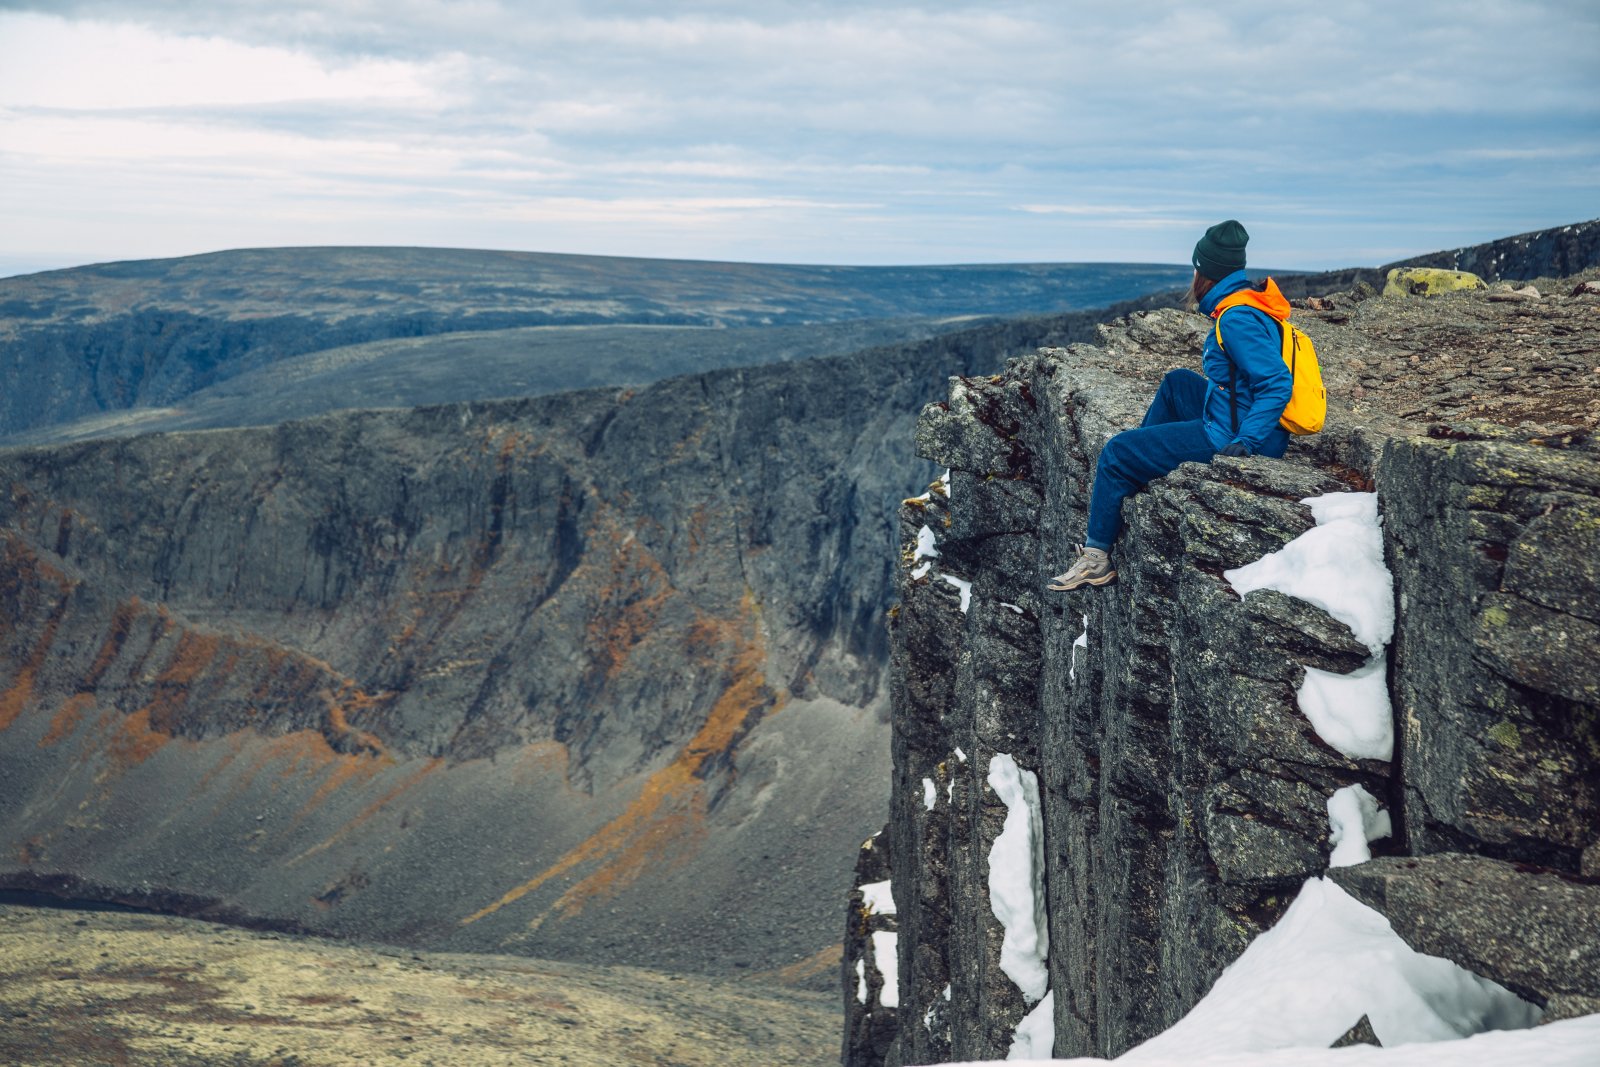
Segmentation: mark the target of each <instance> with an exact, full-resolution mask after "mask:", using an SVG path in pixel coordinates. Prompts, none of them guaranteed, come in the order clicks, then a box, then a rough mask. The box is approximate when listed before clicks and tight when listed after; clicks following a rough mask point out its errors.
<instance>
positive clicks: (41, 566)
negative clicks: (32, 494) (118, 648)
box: [0, 535, 73, 730]
mask: <svg viewBox="0 0 1600 1067" xmlns="http://www.w3.org/2000/svg"><path fill="white" fill-rule="evenodd" d="M0 567H4V568H5V573H6V575H7V579H6V590H5V592H6V599H7V600H12V601H14V603H15V604H16V606H17V607H19V608H20V607H24V606H26V608H30V609H32V611H31V612H29V613H30V614H35V615H36V614H37V613H40V612H42V611H43V610H44V609H45V607H46V604H47V603H48V600H47V599H46V597H47V596H48V595H49V594H47V593H45V590H44V589H43V588H42V587H43V586H44V585H45V584H46V583H49V584H50V585H53V586H54V587H55V588H54V590H53V591H52V592H53V593H54V597H55V604H54V605H53V606H52V607H50V608H49V612H50V613H49V615H48V617H46V618H45V620H44V625H43V627H42V629H41V632H40V634H39V639H38V640H37V641H36V642H34V645H33V647H32V648H31V649H30V650H29V651H28V654H27V656H26V658H25V659H24V660H23V661H22V662H21V663H20V664H18V665H17V668H16V673H15V674H14V675H13V676H12V680H11V684H10V685H9V686H7V687H6V689H5V691H4V692H0V730H4V729H6V728H7V727H9V726H10V725H11V724H12V723H14V722H16V721H17V716H19V715H21V714H22V711H23V709H24V708H26V707H27V706H28V703H29V702H30V701H31V700H32V699H33V691H34V687H35V686H36V685H38V682H39V671H40V669H41V668H42V667H43V666H44V661H45V657H46V656H47V655H49V653H50V646H52V645H54V644H55V640H56V632H57V630H58V629H60V626H61V620H62V618H63V617H64V616H65V615H66V613H67V603H68V598H69V596H70V595H71V593H72V588H73V584H72V583H71V582H69V581H68V580H67V576H66V575H64V574H62V573H61V572H60V571H59V570H57V569H56V568H54V567H52V566H50V565H49V564H47V563H45V562H44V561H43V560H41V559H39V557H38V556H37V555H35V554H34V553H33V552H32V551H31V550H30V549H29V548H28V547H27V546H26V545H24V544H23V543H22V542H21V541H19V540H17V539H16V538H15V537H14V536H11V535H7V536H6V538H5V551H4V556H3V558H0ZM24 621H25V620H24V619H22V618H13V617H11V613H10V612H4V613H0V636H7V635H9V634H11V633H17V631H19V630H21V625H22V624H23V623H24ZM25 633H26V631H25V630H21V632H20V633H17V636H22V635H23V634H25Z"/></svg>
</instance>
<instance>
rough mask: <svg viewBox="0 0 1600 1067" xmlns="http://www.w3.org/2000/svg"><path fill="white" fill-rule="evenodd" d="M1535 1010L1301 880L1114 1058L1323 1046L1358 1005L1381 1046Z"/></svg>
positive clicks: (1461, 1031) (1438, 1037)
mask: <svg viewBox="0 0 1600 1067" xmlns="http://www.w3.org/2000/svg"><path fill="white" fill-rule="evenodd" d="M1539 1014H1540V1012H1539V1009H1538V1008H1536V1007H1534V1006H1533V1005H1532V1004H1529V1003H1527V1002H1526V1001H1524V1000H1522V999H1521V998H1519V997H1517V996H1516V995H1515V994H1513V993H1511V992H1510V991H1509V990H1506V989H1504V988H1502V987H1501V986H1499V985H1496V984H1495V983H1494V982H1491V981H1489V980H1488V979H1486V978H1480V977H1478V976H1477V975H1475V974H1473V973H1472V972H1470V971H1467V970H1464V969H1463V968H1461V967H1458V966H1456V965H1455V964H1454V963H1451V962H1450V961H1449V960H1444V959H1440V958H1438V957H1436V956H1424V955H1422V954H1421V953H1419V952H1415V951H1413V950H1412V949H1411V948H1410V947H1409V946H1408V945H1406V943H1405V942H1404V941H1402V940H1400V938H1399V937H1398V936H1397V935H1396V934H1395V932H1394V930H1393V929H1392V928H1391V927H1390V926H1389V921H1388V920H1387V919H1385V918H1384V917H1383V916H1382V915H1380V914H1379V913H1378V912H1376V911H1374V910H1372V909H1371V908H1369V907H1367V906H1366V905H1364V904H1362V903H1361V902H1359V901H1357V900H1356V899H1355V898H1354V897H1351V896H1350V895H1349V894H1347V893H1346V892H1345V891H1344V890H1343V889H1341V888H1339V886H1338V885H1336V884H1334V883H1333V882H1331V881H1328V880H1326V879H1323V878H1311V879H1308V880H1307V881H1306V883H1305V884H1304V885H1303V886H1302V887H1301V889H1300V893H1299V895H1298V896H1296V897H1295V900H1294V903H1292V904H1291V905H1290V906H1289V910H1288V911H1286V912H1285V913H1284V915H1283V917H1282V918H1281V919H1279V920H1278V922H1277V924H1276V925H1274V926H1273V927H1272V929H1270V930H1268V931H1266V932H1265V933H1263V934H1261V935H1260V936H1259V937H1257V938H1256V939H1255V941H1253V942H1251V944H1250V947H1249V948H1247V949H1246V950H1245V952H1244V954H1243V955H1242V956H1240V957H1239V958H1238V959H1237V960H1235V961H1234V962H1233V963H1232V964H1231V965H1230V966H1229V967H1228V969H1227V970H1225V971H1223V972H1222V976H1221V977H1220V978H1218V979H1217V982H1216V984H1215V985H1214V986H1212V988H1211V991H1210V992H1209V993H1207V994H1206V995H1205V997H1204V998H1203V999H1202V1000H1201V1001H1200V1003H1199V1004H1197V1005H1195V1007H1194V1009H1193V1010H1191V1011H1190V1012H1189V1014H1188V1015H1186V1016H1184V1017H1183V1018H1182V1019H1180V1020H1179V1021H1178V1022H1177V1023H1176V1024H1174V1025H1173V1026H1172V1027H1171V1028H1170V1029H1168V1030H1167V1031H1165V1032H1164V1033H1162V1034H1160V1035H1158V1036H1156V1037H1154V1038H1151V1039H1150V1040H1149V1041H1147V1042H1145V1043H1144V1044H1143V1045H1140V1046H1139V1047H1138V1048H1136V1049H1134V1050H1133V1051H1132V1052H1129V1053H1128V1054H1127V1055H1126V1056H1124V1057H1123V1058H1122V1061H1123V1062H1127V1063H1144V1064H1157V1063H1159V1064H1166V1063H1172V1064H1177V1063H1192V1062H1195V1061H1196V1060H1199V1059H1201V1058H1203V1057H1207V1056H1218V1057H1222V1056H1227V1055H1238V1054H1243V1053H1251V1052H1264V1051H1268V1050H1271V1049H1291V1048H1299V1047H1309V1048H1314V1049H1319V1050H1320V1049H1326V1048H1327V1047H1328V1046H1329V1045H1331V1044H1332V1043H1333V1042H1334V1041H1336V1040H1338V1038H1339V1037H1340V1036H1341V1035H1343V1034H1344V1032H1345V1031H1346V1030H1348V1029H1349V1028H1350V1027H1351V1026H1354V1025H1355V1023H1356V1022H1357V1021H1358V1020H1359V1019H1360V1018H1361V1016H1363V1015H1365V1016H1366V1017H1367V1018H1368V1020H1369V1021H1370V1022H1371V1023H1372V1029H1373V1032H1374V1033H1376V1034H1377V1037H1378V1040H1379V1041H1380V1042H1382V1043H1383V1045H1384V1047H1385V1049H1389V1048H1392V1047H1394V1046H1396V1045H1400V1044H1405V1043H1408V1042H1417V1041H1452V1040H1453V1039H1456V1038H1462V1037H1466V1036H1468V1035H1471V1034H1476V1033H1479V1032H1481V1031H1484V1030H1504V1029H1520V1028H1523V1027H1528V1026H1532V1025H1533V1024H1534V1023H1535V1022H1537V1021H1538V1019H1539ZM1374 1051H1375V1050H1374ZM1440 1052H1441V1053H1443V1055H1441V1056H1440V1057H1439V1058H1438V1059H1437V1060H1435V1061H1433V1062H1436V1063H1437V1064H1439V1067H1444V1065H1445V1064H1450V1063H1454V1062H1456V1061H1455V1060H1453V1059H1452V1058H1451V1055H1450V1052H1451V1050H1447V1049H1441V1050H1440ZM1218 1062H1221V1060H1219V1061H1218ZM1262 1062H1272V1061H1262ZM1282 1062H1285V1063H1292V1062H1298V1061H1292V1060H1284V1061H1282ZM1333 1062H1338V1061H1333ZM1352 1062H1353V1061H1352ZM1507 1062H1512V1061H1507Z"/></svg>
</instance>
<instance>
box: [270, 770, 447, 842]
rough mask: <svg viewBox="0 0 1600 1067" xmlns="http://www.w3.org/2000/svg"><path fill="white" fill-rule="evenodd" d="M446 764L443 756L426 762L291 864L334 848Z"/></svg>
mask: <svg viewBox="0 0 1600 1067" xmlns="http://www.w3.org/2000/svg"><path fill="white" fill-rule="evenodd" d="M444 764H445V761H444V758H443V757H442V756H435V757H434V758H433V759H430V760H425V761H424V762H423V763H422V765H421V766H420V767H418V768H417V769H416V770H414V771H412V772H411V773H410V774H408V775H406V777H404V778H402V779H401V780H400V781H399V782H398V783H396V784H395V786H394V787H393V788H392V789H390V790H389V791H388V792H387V793H385V794H383V796H381V797H379V798H378V799H377V800H374V801H373V802H372V803H371V804H368V805H367V806H366V807H365V808H363V809H362V810H361V814H359V815H357V816H356V817H355V818H353V819H351V820H350V821H349V822H347V823H345V824H344V825H343V826H341V827H339V829H337V830H335V831H334V832H333V834H332V835H331V836H330V837H328V838H327V839H326V840H325V841H323V842H321V843H320V844H316V845H312V846H311V847H310V848H308V849H306V850H305V851H304V852H302V853H300V855H298V856H296V857H295V858H294V859H292V860H290V861H289V862H290V863H299V862H300V861H301V860H303V859H306V858H307V857H309V856H315V855H316V854H317V853H319V852H322V851H324V850H325V849H328V848H330V847H332V846H333V845H334V844H335V843H336V842H338V841H339V840H341V839H342V838H344V836H345V835H346V834H348V833H350V831H352V830H355V829H357V828H358V827H360V826H361V825H362V824H363V823H365V822H366V821H367V820H368V819H370V818H372V817H373V816H374V815H376V814H377V813H378V812H380V811H382V810H383V809H384V808H386V807H388V806H389V805H390V804H392V803H393V802H394V800H395V798H396V797H398V796H399V795H400V794H401V793H404V792H405V791H406V790H408V789H411V788H413V787H415V786H416V785H417V783H419V782H421V781H422V780H423V779H424V778H426V777H428V776H429V775H430V774H432V773H433V772H434V771H437V770H439V769H440V768H441V767H443V766H444Z"/></svg>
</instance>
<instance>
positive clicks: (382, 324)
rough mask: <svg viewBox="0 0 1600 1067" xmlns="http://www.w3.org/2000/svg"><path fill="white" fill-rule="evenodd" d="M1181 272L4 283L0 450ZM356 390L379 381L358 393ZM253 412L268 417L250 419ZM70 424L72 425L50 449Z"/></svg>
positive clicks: (148, 271) (819, 338) (102, 277)
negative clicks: (540, 331)
mask: <svg viewBox="0 0 1600 1067" xmlns="http://www.w3.org/2000/svg"><path fill="white" fill-rule="evenodd" d="M1186 275H1187V271H1186V269H1185V268H1181V267H1170V266H1152V265H1139V264H999V265H978V266H933V267H825V266H824V267H816V266H783V265H769V264H753V263H710V262H698V261H690V260H655V259H624V258H617V257H606V256H570V255H552V254H544V253H533V252H488V251H473V250H467V249H436V248H274V249H246V250H241V251H232V252H215V253H211V254H208V255H202V256H189V257H185V258H182V259H164V260H145V261H137V262H127V263H106V264H100V265H97V266H90V267H79V268H75V269H72V270H61V271H51V272H48V273H44V274H33V275H27V276H24V277H18V278H5V279H0V373H3V374H4V375H5V380H6V381H7V382H8V384H9V388H8V389H7V390H6V392H5V394H4V395H0V441H5V442H6V443H15V444H20V443H40V442H43V441H46V440H52V439H63V438H79V437H104V436H110V435H116V434H127V433H132V432H147V431H149V430H153V429H175V428H198V427H207V426H224V425H232V426H236V425H251V424H260V423H263V422H274V421H281V420H283V419H287V418H297V417H303V416H306V415H311V414H316V413H318V412H321V411H327V410H333V409H335V408H352V407H378V406H412V405H420V404H437V403H444V402H449V401H459V400H483V399H490V398H498V397H511V396H531V395H537V394H539V393H548V392H560V391H564V390H567V389H571V388H574V387H576V386H598V385H641V384H645V383H647V382H651V381H658V380H660V379H661V378H664V377H670V376H672V375H675V374H690V373H695V372H698V371H704V370H709V369H712V368H715V367H722V366H736V365H750V364H754V363H762V362H772V361H775V360H782V359H785V358H804V357H810V356H816V355H831V354H837V353H842V352H850V351H854V350H856V349H859V348H863V347H867V346H870V345H880V344H894V343H899V342H904V341H912V340H919V339H921V338H924V337H927V336H930V335H931V334H933V333H937V332H942V331H944V330H948V329H951V328H953V327H954V326H955V325H957V324H959V323H960V322H962V321H964V320H967V319H971V318H989V317H1014V316H1021V315H1037V314H1044V313H1049V312H1062V311H1067V310H1070V309H1074V308H1087V307H1098V306H1103V305H1106V304H1111V303H1114V302H1116V301H1118V300H1125V299H1128V298H1130V297H1134V296H1137V295H1139V294H1141V293H1145V292H1149V291H1151V290H1153V289H1161V288H1170V287H1174V286H1177V285H1180V284H1182V283H1183V282H1184V281H1186V280H1187V277H1186ZM530 327H543V328H546V329H552V330H555V329H561V330H567V331H571V332H569V333H565V334H551V335H545V336H542V337H540V338H538V339H537V340H536V341H535V340H534V339H530V338H529V337H528V336H527V335H525V334H516V333H510V332H508V331H517V330H526V329H527V328H530ZM598 327H608V328H619V327H621V328H628V329H629V330H632V331H638V330H639V329H642V328H647V327H648V328H663V327H672V328H673V329H671V330H670V331H667V332H663V333H661V334H659V335H654V336H645V335H640V334H637V333H634V334H632V335H630V336H627V337H612V338H609V339H608V341H607V343H608V344H609V350H599V349H597V345H596V338H595V337H594V336H593V335H592V334H590V333H587V332H585V331H587V330H592V329H595V328H598ZM729 328H740V329H744V330H758V331H759V330H766V329H773V328H787V329H789V330H791V331H794V330H796V329H800V328H805V329H806V330H807V331H817V332H816V333H815V335H814V336H807V337H805V338H794V337H789V338H783V339H775V340H777V341H778V343H777V344H776V345H773V346H771V350H770V351H767V352H765V353H764V354H763V349H764V348H766V347H767V346H764V345H762V344H759V343H752V341H751V340H750V339H749V338H748V337H731V336H729V335H728V330H729ZM444 334H458V335H466V336H467V337H470V338H471V343H470V344H466V345H463V344H456V345H452V346H448V347H446V348H442V349H441V348H431V347H428V346H422V347H420V348H419V347H417V346H412V347H411V348H409V349H395V348H392V347H390V348H385V349H381V350H376V351H374V350H368V351H366V352H364V353H357V354H350V353H346V354H345V357H347V358H341V359H340V360H338V361H337V362H338V364H339V366H341V367H347V366H349V365H350V363H351V362H352V359H353V360H354V362H357V363H360V364H362V367H361V368H359V371H358V373H357V374H356V376H355V379H354V380H352V376H351V375H350V374H348V373H343V374H341V373H329V369H330V368H328V367H327V366H325V365H323V364H317V365H316V366H314V367H312V368H311V369H310V371H309V374H308V372H307V368H305V367H304V366H302V367H301V368H298V369H297V370H296V371H295V372H293V373H292V379H293V380H294V381H295V382H296V383H297V384H296V390H295V392H296V395H295V397H294V398H292V399H289V398H286V396H285V394H284V391H283V389H282V385H283V380H282V378H281V377H278V376H274V375H266V376H260V375H258V376H257V377H256V378H255V379H253V380H252V381H249V382H245V383H241V385H242V388H233V389H230V390H229V391H228V392H227V395H226V397H219V396H217V395H215V393H214V392H213V393H212V394H208V395H205V396H196V394H200V393H205V392H206V391H207V390H214V388H215V387H217V386H219V385H221V384H223V383H232V381H233V380H234V379H235V378H237V377H238V376H240V375H244V374H247V373H249V372H252V371H260V370H262V369H264V368H272V367H274V366H275V365H276V364H278V363H281V362H283V361H286V360H292V359H295V358H296V357H306V356H309V355H312V354H316V353H321V352H326V351H329V350H332V349H336V348H347V347H349V346H360V345H367V344H371V343H373V342H389V341H394V340H399V339H411V338H428V337H434V336H438V335H444ZM441 367H446V368H447V371H446V373H445V374H443V375H441V374H440V373H439V369H440V368H441ZM574 368H581V370H579V371H576V372H575V370H574ZM334 369H335V370H336V369H337V368H334ZM308 378H309V381H308ZM369 381H379V382H381V383H383V384H382V385H381V386H380V387H379V388H378V389H377V390H376V391H375V392H374V391H371V390H369V389H368V388H367V387H366V386H367V383H368V382H369ZM191 397H194V398H195V399H194V400H193V401H192V402H191V401H190V399H189V398H191ZM256 401H261V402H263V403H267V404H268V405H269V407H270V410H264V411H262V412H254V411H252V405H253V403H255V402H256ZM129 412H136V413H137V415H127V416H125V415H124V413H129ZM70 423H78V425H76V426H73V427H71V428H70V429H68V430H64V431H61V432H59V433H57V432H54V431H53V428H55V427H61V426H65V425H66V424H70Z"/></svg>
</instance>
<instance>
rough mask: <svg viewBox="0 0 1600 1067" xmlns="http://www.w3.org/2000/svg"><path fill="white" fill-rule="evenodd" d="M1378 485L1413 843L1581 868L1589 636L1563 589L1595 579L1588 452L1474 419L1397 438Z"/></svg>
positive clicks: (1596, 767) (1585, 833)
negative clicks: (1393, 606) (1473, 423)
mask: <svg viewBox="0 0 1600 1067" xmlns="http://www.w3.org/2000/svg"><path fill="white" fill-rule="evenodd" d="M1523 436H1524V437H1526V436H1527V435H1523ZM1378 489H1379V493H1380V494H1381V497H1382V500H1383V502H1384V512H1385V516H1386V520H1385V521H1386V529H1387V531H1388V543H1389V558H1390V569H1391V570H1392V571H1393V572H1394V576H1395V582H1396V586H1397V588H1398V590H1399V593H1400V598H1399V609H1400V610H1399V619H1398V627H1397V631H1396V636H1395V670H1394V678H1395V687H1394V690H1395V700H1396V704H1397V709H1398V711H1399V716H1398V720H1397V721H1398V725H1399V732H1398V734H1397V742H1398V746H1399V750H1400V759H1401V762H1402V763H1403V765H1404V766H1405V767H1406V768H1407V773H1406V776H1405V787H1404V792H1403V797H1404V803H1403V805H1402V809H1401V814H1402V817H1403V832H1404V834H1405V835H1406V839H1407V841H1408V842H1409V844H1410V846H1411V848H1412V850H1413V851H1417V852H1436V851H1446V850H1452V849H1470V850H1472V851H1477V852H1483V853H1486V854H1488V855H1492V856H1498V857H1500V858H1502V859H1507V860H1519V861H1527V862H1533V863H1539V864H1545V865H1549V866H1554V867H1558V868H1562V869H1566V870H1577V869H1578V868H1579V866H1580V864H1581V856H1582V853H1583V851H1584V850H1585V849H1587V848H1590V847H1593V845H1594V843H1595V842H1596V840H1597V839H1600V743H1597V741H1596V738H1597V736H1600V707H1597V696H1596V694H1597V690H1596V688H1595V686H1596V669H1595V664H1596V662H1600V660H1597V658H1596V657H1597V656H1600V633H1597V629H1596V626H1595V623H1594V622H1592V621H1591V620H1590V619H1589V618H1588V617H1586V616H1587V614H1589V613H1592V608H1591V607H1590V606H1589V605H1588V604H1587V602H1586V601H1585V602H1582V603H1579V602H1578V601H1580V600H1582V599H1583V598H1581V597H1576V598H1575V597H1568V596H1566V595H1564V593H1563V590H1565V591H1567V592H1571V593H1581V592H1582V590H1584V589H1585V587H1586V583H1587V582H1588V581H1589V580H1590V571H1591V570H1592V568H1593V560H1592V559H1589V558H1588V557H1587V556H1586V555H1584V553H1583V551H1582V548H1583V546H1584V544H1585V543H1586V542H1585V540H1584V539H1585V537H1586V536H1587V534H1586V532H1585V531H1586V530H1587V529H1588V526H1587V524H1588V522H1589V519H1590V517H1591V516H1592V515H1593V513H1594V511H1595V508H1596V496H1597V493H1600V461H1597V460H1596V458H1595V457H1594V456H1593V455H1592V454H1589V453H1586V452H1584V451H1582V450H1571V449H1558V448H1554V447H1550V446H1549V445H1546V444H1538V443H1532V442H1530V441H1528V440H1518V439H1517V437H1516V435H1513V434H1509V433H1507V432H1506V431H1504V430H1502V431H1498V432H1496V433H1493V434H1492V435H1483V434H1479V433H1477V432H1475V431H1474V430H1473V429H1472V428H1468V429H1463V430H1458V431H1449V432H1447V433H1444V434H1441V435H1439V436H1434V437H1411V438H1405V439H1399V440H1396V441H1394V442H1393V443H1392V444H1391V445H1390V447H1389V449H1388V451H1387V453H1386V456H1385V461H1384V464H1383V466H1382V468H1381V469H1380V471H1379V476H1378ZM1563 568H1565V569H1566V570H1567V571H1568V572H1569V573H1570V578H1569V579H1568V580H1567V581H1562V580H1561V579H1560V578H1559V577H1558V576H1557V575H1558V571H1560V570H1561V569H1563ZM1563 608H1569V609H1573V610H1576V611H1577V612H1578V613H1577V614H1573V613H1570V612H1569V611H1564V610H1562V609H1563Z"/></svg>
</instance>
